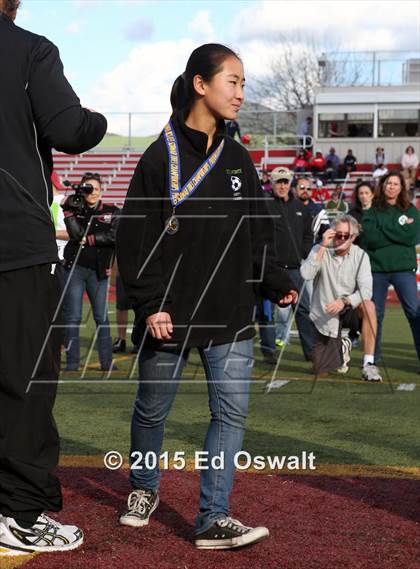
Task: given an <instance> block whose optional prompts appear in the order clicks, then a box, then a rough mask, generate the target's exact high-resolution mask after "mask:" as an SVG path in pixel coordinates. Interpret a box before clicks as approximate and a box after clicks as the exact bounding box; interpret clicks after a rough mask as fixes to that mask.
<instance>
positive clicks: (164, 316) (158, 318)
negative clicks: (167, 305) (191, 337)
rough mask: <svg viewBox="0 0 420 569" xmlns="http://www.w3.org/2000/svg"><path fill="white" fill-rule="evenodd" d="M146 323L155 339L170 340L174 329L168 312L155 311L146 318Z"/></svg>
mask: <svg viewBox="0 0 420 569" xmlns="http://www.w3.org/2000/svg"><path fill="white" fill-rule="evenodd" d="M146 325H147V328H148V330H149V332H150V334H151V335H152V336H153V338H156V340H170V339H171V338H172V332H173V331H174V328H173V325H172V320H171V316H170V314H169V313H168V312H156V314H151V315H150V316H148V317H147V318H146Z"/></svg>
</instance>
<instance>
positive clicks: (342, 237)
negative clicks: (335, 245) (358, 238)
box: [334, 233, 350, 241]
mask: <svg viewBox="0 0 420 569" xmlns="http://www.w3.org/2000/svg"><path fill="white" fill-rule="evenodd" d="M334 239H337V240H338V241H347V239H350V233H336V234H335V236H334Z"/></svg>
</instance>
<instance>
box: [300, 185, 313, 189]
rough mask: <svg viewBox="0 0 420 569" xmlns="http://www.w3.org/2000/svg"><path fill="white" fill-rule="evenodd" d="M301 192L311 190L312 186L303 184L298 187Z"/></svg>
mask: <svg viewBox="0 0 420 569" xmlns="http://www.w3.org/2000/svg"><path fill="white" fill-rule="evenodd" d="M298 188H299V190H309V189H310V188H311V186H305V185H304V184H301V185H300V186H298Z"/></svg>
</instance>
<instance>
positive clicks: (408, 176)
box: [401, 146, 419, 190]
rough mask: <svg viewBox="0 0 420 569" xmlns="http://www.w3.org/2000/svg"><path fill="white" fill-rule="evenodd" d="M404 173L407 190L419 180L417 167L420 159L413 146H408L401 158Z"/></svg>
mask: <svg viewBox="0 0 420 569" xmlns="http://www.w3.org/2000/svg"><path fill="white" fill-rule="evenodd" d="M401 167H402V175H403V176H404V180H405V183H406V186H407V190H410V188H412V187H414V185H415V183H416V180H417V168H418V167H419V159H418V157H417V154H416V153H415V150H414V148H413V147H412V146H407V148H406V149H405V153H404V154H403V156H402V158H401Z"/></svg>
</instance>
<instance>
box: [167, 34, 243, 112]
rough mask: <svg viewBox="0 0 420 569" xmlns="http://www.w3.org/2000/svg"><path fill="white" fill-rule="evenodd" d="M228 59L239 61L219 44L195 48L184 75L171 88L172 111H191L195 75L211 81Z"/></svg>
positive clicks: (226, 48) (207, 44) (229, 50)
mask: <svg viewBox="0 0 420 569" xmlns="http://www.w3.org/2000/svg"><path fill="white" fill-rule="evenodd" d="M228 57H235V58H236V59H239V60H240V57H239V56H238V55H237V54H236V53H235V52H234V51H233V50H231V49H230V48H229V47H226V46H225V45H222V44H220V43H206V44H204V45H201V46H200V47H197V49H195V50H194V51H193V52H192V54H191V55H190V57H189V59H188V62H187V67H186V69H185V71H184V73H182V75H180V76H179V77H177V79H175V82H174V84H173V86H172V91H171V105H172V109H173V110H174V111H179V110H182V109H185V110H186V111H187V112H188V111H189V110H191V107H192V105H193V103H194V99H195V91H194V86H193V79H194V77H195V75H201V77H202V78H203V80H204V81H207V82H209V81H211V80H212V79H213V77H214V76H215V75H216V74H217V73H219V71H220V69H221V68H222V65H223V62H224V61H225V59H227V58H228Z"/></svg>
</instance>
